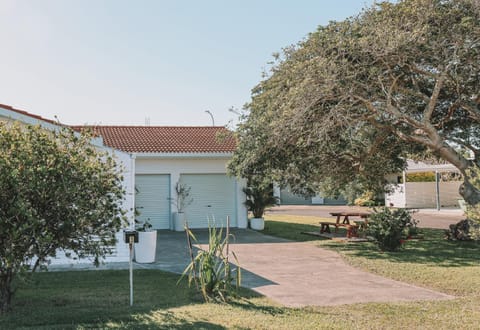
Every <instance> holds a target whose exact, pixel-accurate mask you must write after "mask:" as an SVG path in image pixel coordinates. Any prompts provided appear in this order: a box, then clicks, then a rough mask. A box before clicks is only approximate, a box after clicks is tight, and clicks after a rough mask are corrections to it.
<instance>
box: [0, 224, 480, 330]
mask: <svg viewBox="0 0 480 330" xmlns="http://www.w3.org/2000/svg"><path fill="white" fill-rule="evenodd" d="M319 221H321V220H319V218H315V217H290V216H268V217H267V222H266V229H265V232H266V233H268V234H270V235H276V236H280V237H285V238H290V239H296V240H301V241H311V242H310V244H312V248H315V246H318V247H323V248H329V249H334V250H335V251H338V252H339V253H340V254H341V255H342V256H343V257H344V258H345V260H347V261H348V262H349V263H351V264H353V265H354V266H356V267H360V268H362V269H365V270H367V271H370V272H374V273H377V274H380V275H384V276H387V277H390V278H393V279H397V280H401V281H404V282H408V283H412V284H416V285H419V286H423V287H427V288H431V289H435V290H438V291H442V292H446V293H450V294H453V295H455V296H457V298H455V299H453V300H448V301H427V302H408V303H371V304H354V305H349V306H333V307H308V308H284V307H282V306H279V305H276V304H275V303H273V302H271V301H269V300H268V299H266V298H264V297H261V296H258V295H256V294H255V293H253V292H251V291H248V290H242V292H241V293H242V297H243V298H242V299H239V300H237V301H235V302H234V303H232V304H230V305H227V304H213V303H209V304H206V303H203V302H202V300H201V297H200V296H199V295H198V294H197V293H195V292H194V291H193V290H192V289H189V288H188V287H187V286H186V285H185V283H184V282H182V283H180V285H178V286H177V284H176V283H177V280H178V278H179V276H178V275H175V274H170V273H165V272H161V271H157V270H136V271H135V306H134V307H132V308H130V307H129V306H128V272H127V271H78V272H50V273H39V274H35V275H34V276H33V277H32V280H31V281H30V282H29V283H27V285H26V286H23V287H21V289H20V290H19V291H18V292H17V295H16V297H15V298H14V309H13V311H12V312H11V313H9V314H7V315H4V316H1V317H0V329H478V324H480V292H479V290H480V289H479V288H480V275H479V274H480V245H479V244H476V243H462V242H449V241H445V240H443V237H442V236H443V235H442V232H441V231H439V230H424V234H425V239H424V240H418V241H408V242H407V244H406V247H405V249H404V250H402V251H400V252H396V253H381V252H379V251H378V250H377V249H376V248H375V247H374V246H373V245H372V244H371V243H355V244H340V243H334V242H332V241H329V240H324V239H320V238H318V237H315V236H307V235H302V234H299V233H300V232H301V231H311V230H318V226H317V224H318V222H319ZM322 221H323V220H322Z"/></svg>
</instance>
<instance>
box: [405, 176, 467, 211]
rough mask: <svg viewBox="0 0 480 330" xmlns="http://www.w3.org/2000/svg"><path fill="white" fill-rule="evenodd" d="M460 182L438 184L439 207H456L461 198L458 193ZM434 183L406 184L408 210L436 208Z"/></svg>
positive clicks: (406, 205)
mask: <svg viewBox="0 0 480 330" xmlns="http://www.w3.org/2000/svg"><path fill="white" fill-rule="evenodd" d="M460 184H461V182H460V181H452V182H440V183H439V187H440V193H439V195H440V206H441V207H456V206H458V199H460V198H462V197H461V196H460V194H459V193H458V189H459V187H460ZM435 189H436V188H435V182H407V183H406V184H405V191H406V200H405V207H408V208H434V207H437V202H436V197H435V196H436V190H435Z"/></svg>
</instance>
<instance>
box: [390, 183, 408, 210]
mask: <svg viewBox="0 0 480 330" xmlns="http://www.w3.org/2000/svg"><path fill="white" fill-rule="evenodd" d="M385 206H394V207H405V187H404V185H403V184H398V185H396V186H393V187H392V192H391V193H388V194H385Z"/></svg>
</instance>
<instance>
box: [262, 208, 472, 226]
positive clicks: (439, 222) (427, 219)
mask: <svg viewBox="0 0 480 330" xmlns="http://www.w3.org/2000/svg"><path fill="white" fill-rule="evenodd" d="M345 210H349V211H352V212H365V211H368V210H369V208H367V207H359V206H346V205H282V206H275V207H272V208H270V209H268V210H267V212H266V215H269V214H273V215H274V214H280V215H293V216H295V215H307V216H317V217H323V218H332V216H331V215H330V212H339V211H345ZM413 218H414V219H416V220H418V221H419V223H418V227H421V228H436V229H448V226H449V225H450V224H453V223H457V222H459V221H460V220H463V219H465V215H464V214H463V211H462V210H461V209H459V208H442V209H441V210H440V211H437V210H435V209H416V210H415V212H414V214H413Z"/></svg>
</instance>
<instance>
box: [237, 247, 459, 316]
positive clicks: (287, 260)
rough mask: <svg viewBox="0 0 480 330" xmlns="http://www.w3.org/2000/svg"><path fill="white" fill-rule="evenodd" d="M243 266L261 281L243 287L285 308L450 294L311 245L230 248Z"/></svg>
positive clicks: (386, 300) (436, 296) (442, 296)
mask: <svg viewBox="0 0 480 330" xmlns="http://www.w3.org/2000/svg"><path fill="white" fill-rule="evenodd" d="M231 249H232V250H233V251H235V253H236V255H237V257H238V259H239V261H240V264H241V266H242V268H244V269H246V270H248V271H250V272H251V273H254V274H255V275H256V276H258V277H260V278H262V279H263V280H264V283H261V282H260V283H258V282H259V281H251V280H249V279H247V280H246V281H244V283H243V285H244V286H247V287H249V288H251V289H253V290H255V291H257V292H259V293H261V294H263V295H265V296H267V297H269V298H271V299H272V300H275V301H277V302H279V303H281V304H283V305H285V306H290V307H302V306H307V305H314V306H332V305H342V304H354V303H367V302H391V301H413V300H433V299H448V298H452V297H451V296H448V295H445V294H443V293H439V292H435V291H432V290H428V289H424V288H419V287H416V286H412V285H408V284H405V283H401V282H398V281H393V280H390V279H386V278H384V277H381V276H377V275H373V274H371V273H366V272H363V271H360V270H358V269H356V268H353V267H351V266H349V265H347V264H346V263H345V262H344V261H343V259H342V258H341V257H340V256H339V255H338V254H337V253H335V252H333V251H330V250H326V249H323V248H318V247H316V246H314V245H313V244H312V243H296V242H288V243H285V242H281V243H260V244H234V245H232V247H231Z"/></svg>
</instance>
